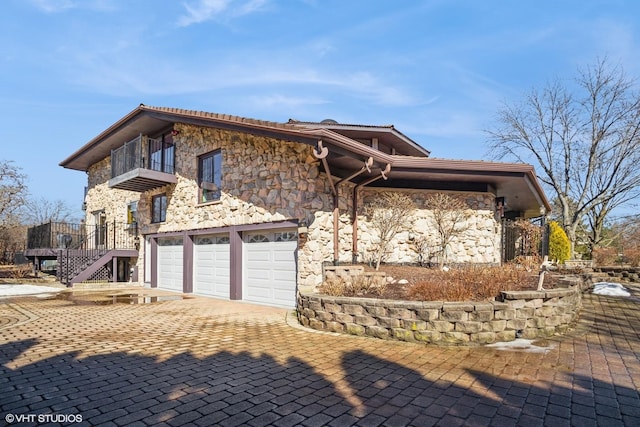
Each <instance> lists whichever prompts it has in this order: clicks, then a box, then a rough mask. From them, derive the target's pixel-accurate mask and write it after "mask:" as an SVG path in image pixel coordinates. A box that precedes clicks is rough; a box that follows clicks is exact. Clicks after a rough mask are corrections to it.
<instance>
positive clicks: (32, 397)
mask: <svg viewBox="0 0 640 427" xmlns="http://www.w3.org/2000/svg"><path fill="white" fill-rule="evenodd" d="M630 288H631V287H630ZM631 290H632V292H633V293H634V297H631V298H621V297H605V296H597V295H590V294H588V295H586V296H585V307H584V310H583V312H582V316H581V321H580V324H579V325H578V326H577V328H576V329H575V330H574V331H572V333H571V335H570V336H567V337H562V338H555V339H552V340H548V341H547V342H544V343H542V345H543V346H546V350H545V351H544V352H540V353H533V352H525V351H522V350H519V351H518V350H516V351H504V350H497V349H492V348H443V347H432V346H424V345H418V344H410V343H401V342H390V341H381V340H376V339H371V338H358V337H350V336H338V335H333V334H324V333H317V332H312V331H307V330H303V329H301V328H296V327H293V326H291V325H289V324H287V322H286V321H285V316H286V315H287V312H286V311H283V310H278V309H272V308H266V307H256V306H252V305H248V304H241V303H230V302H225V301H216V300H212V299H205V298H195V299H189V300H180V301H168V302H161V303H155V304H140V305H128V304H115V305H82V304H75V303H72V302H69V301H64V300H42V299H36V298H28V299H27V298H23V299H14V300H12V301H7V300H4V301H3V300H0V319H1V320H0V347H1V349H0V360H1V363H0V420H2V421H0V424H1V423H3V422H5V421H9V422H11V421H13V422H14V423H15V422H16V420H18V419H22V420H25V419H30V420H31V421H32V422H31V423H30V424H32V425H33V424H37V423H39V422H46V421H60V422H61V423H62V424H64V425H78V424H73V423H71V422H70V421H79V420H80V417H81V419H82V423H81V424H84V425H100V424H103V425H118V426H125V425H126V426H131V425H140V426H145V425H153V426H156V425H188V424H193V425H205V426H211V425H223V426H235V425H249V426H264V425H276V426H293V425H303V426H321V425H331V426H348V425H363V426H376V425H389V426H404V425H415V426H428V425H443V426H455V425H469V426H475V425H496V426H509V425H526V426H536V425H552V426H562V425H576V426H588V425H606V426H614V425H627V426H638V425H640V399H639V396H638V389H639V387H640V336H639V331H640V310H639V308H640V300H639V299H638V298H637V297H638V296H639V295H640V292H639V289H638V288H631ZM289 315H290V314H289ZM289 323H292V322H289ZM37 414H40V416H42V415H44V414H48V416H49V418H37V416H38V415H37ZM19 417H22V418H19ZM25 417H27V418H25ZM28 417H31V418H28ZM55 417H58V418H55Z"/></svg>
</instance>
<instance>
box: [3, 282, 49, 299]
mask: <svg viewBox="0 0 640 427" xmlns="http://www.w3.org/2000/svg"><path fill="white" fill-rule="evenodd" d="M60 291H62V289H61V288H52V287H51V286H36V285H21V284H9V285H5V284H0V298H7V297H13V296H20V295H34V296H39V297H40V298H44V296H43V294H44V295H46V296H51V294H52V293H58V292H60Z"/></svg>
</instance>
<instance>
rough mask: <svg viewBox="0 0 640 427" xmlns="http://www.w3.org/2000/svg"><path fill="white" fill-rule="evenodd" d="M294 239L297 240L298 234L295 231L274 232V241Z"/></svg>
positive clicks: (292, 240)
mask: <svg viewBox="0 0 640 427" xmlns="http://www.w3.org/2000/svg"><path fill="white" fill-rule="evenodd" d="M296 240H298V235H297V234H296V232H295V231H284V232H282V233H276V242H294V241H296Z"/></svg>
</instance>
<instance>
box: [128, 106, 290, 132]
mask: <svg viewBox="0 0 640 427" xmlns="http://www.w3.org/2000/svg"><path fill="white" fill-rule="evenodd" d="M139 108H140V109H142V110H146V111H156V112H160V113H171V114H178V115H185V116H191V117H202V118H208V119H214V120H224V121H228V122H238V123H247V124H253V125H257V126H267V127H276V128H281V129H300V126H296V125H295V124H293V123H282V122H274V121H270V120H260V119H254V118H251V117H244V116H237V115H233V114H221V113H213V112H209V111H202V110H193V109H185V108H176V107H157V106H151V105H144V104H140V107H139Z"/></svg>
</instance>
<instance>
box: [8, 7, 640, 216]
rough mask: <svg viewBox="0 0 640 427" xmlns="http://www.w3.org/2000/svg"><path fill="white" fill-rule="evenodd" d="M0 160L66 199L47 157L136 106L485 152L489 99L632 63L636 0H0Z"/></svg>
mask: <svg viewBox="0 0 640 427" xmlns="http://www.w3.org/2000/svg"><path fill="white" fill-rule="evenodd" d="M2 6H3V8H2V14H1V15H0V117H1V120H2V124H3V126H2V127H3V129H4V142H2V143H0V147H1V149H0V159H2V160H12V161H14V162H15V164H16V165H17V166H19V167H21V168H22V169H23V172H24V173H26V174H27V175H28V177H29V185H30V189H31V193H32V194H33V195H34V196H36V197H46V198H49V199H51V200H57V199H61V200H64V201H67V202H68V203H69V204H71V205H72V206H73V207H78V208H79V207H80V204H81V202H82V197H83V188H84V186H85V185H86V175H85V174H84V173H82V172H77V171H69V170H65V169H63V168H62V167H60V166H58V163H59V162H60V161H61V160H63V159H65V158H66V157H67V156H69V155H70V154H71V153H73V152H74V151H75V150H77V149H78V148H79V147H81V146H82V145H84V144H85V143H86V142H88V141H89V140H90V139H92V138H93V137H95V136H96V135H97V134H99V133H100V132H101V131H102V130H104V129H105V128H107V127H108V126H110V125H111V124H113V123H114V122H115V121H116V120H118V119H120V118H121V117H122V116H124V115H125V114H127V113H128V112H129V111H131V110H132V109H134V108H135V107H136V106H137V105H138V104H140V103H144V104H147V105H152V106H164V107H177V108H186V109H195V110H203V111H210V112H216V113H225V114H233V115H238V116H244V117H251V118H256V119H263V120H273V121H287V120H288V119H289V118H295V119H298V120H304V121H320V120H323V119H326V118H332V119H334V120H337V121H339V122H343V123H359V124H380V125H385V124H393V125H395V126H396V128H397V129H399V130H400V131H401V132H403V133H404V134H406V135H408V136H409V137H411V138H412V139H414V140H415V141H417V142H418V143H420V144H421V145H423V146H424V147H426V148H427V149H429V150H430V151H431V153H432V156H433V157H441V158H454V159H476V160H478V159H487V158H489V153H487V148H486V142H485V141H486V134H485V133H484V131H483V130H484V129H489V128H491V126H492V124H493V123H494V122H493V120H494V117H495V113H496V112H497V111H498V109H499V107H500V105H501V103H502V102H504V101H506V102H513V101H517V100H519V99H522V98H523V96H524V94H525V93H526V92H528V91H530V90H531V88H533V87H540V86H542V85H544V84H545V83H546V82H547V81H548V80H550V79H553V78H555V77H561V78H565V77H566V78H573V77H574V76H575V75H576V74H577V70H578V67H585V66H587V65H590V64H593V63H594V62H596V60H597V59H598V58H599V57H603V56H607V57H608V58H609V60H611V62H613V63H619V64H621V65H622V66H623V67H624V69H625V71H626V72H627V74H629V75H631V76H640V63H639V62H638V61H637V58H638V57H640V55H639V54H640V39H639V37H640V33H639V32H640V28H639V27H640V2H637V1H631V0H630V1H621V0H620V1H616V0H609V1H592V0H577V1H573V0H566V1H557V0H536V1H533V0H532V1H526V0H519V1H507V0H504V1H498V0H495V1H493V0H484V1H478V0H467V1H465V0H460V1H455V0H432V1H428V0H427V1H409V0H406V1H388V0H349V1H345V0H286V1H285V0H183V1H170V0H4V1H3V2H2Z"/></svg>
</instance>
